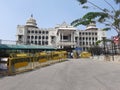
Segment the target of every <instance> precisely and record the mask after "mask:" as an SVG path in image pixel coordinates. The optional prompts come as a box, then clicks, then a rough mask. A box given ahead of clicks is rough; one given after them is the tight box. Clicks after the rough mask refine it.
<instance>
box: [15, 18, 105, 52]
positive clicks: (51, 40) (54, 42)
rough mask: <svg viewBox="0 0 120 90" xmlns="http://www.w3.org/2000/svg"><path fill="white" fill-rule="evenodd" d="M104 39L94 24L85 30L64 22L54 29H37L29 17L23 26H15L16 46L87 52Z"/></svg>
mask: <svg viewBox="0 0 120 90" xmlns="http://www.w3.org/2000/svg"><path fill="white" fill-rule="evenodd" d="M103 37H106V32H105V31H102V30H100V29H98V28H97V27H96V24H95V22H92V23H91V24H90V25H88V26H87V28H86V30H78V29H77V28H75V27H73V26H71V25H68V24H67V23H66V22H63V23H62V24H59V25H56V27H54V28H38V27H37V23H36V20H35V19H34V18H33V16H31V17H30V18H29V19H28V20H27V22H26V24H25V25H18V26H17V43H18V44H33V45H34V44H35V45H50V46H55V47H57V48H59V49H72V48H76V47H79V48H82V50H87V49H88V48H90V47H91V46H93V45H95V43H96V41H98V40H102V38H103Z"/></svg>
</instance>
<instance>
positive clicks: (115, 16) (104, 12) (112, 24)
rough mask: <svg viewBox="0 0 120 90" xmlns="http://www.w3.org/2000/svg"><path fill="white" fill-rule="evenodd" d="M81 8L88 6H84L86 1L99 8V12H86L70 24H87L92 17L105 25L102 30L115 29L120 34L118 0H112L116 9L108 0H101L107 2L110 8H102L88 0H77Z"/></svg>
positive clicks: (119, 2)
mask: <svg viewBox="0 0 120 90" xmlns="http://www.w3.org/2000/svg"><path fill="white" fill-rule="evenodd" d="M77 1H78V2H79V3H80V4H81V5H82V6H83V8H87V9H88V8H89V6H85V5H86V4H87V3H89V4H91V5H93V6H94V7H95V8H97V9H99V10H100V11H99V12H88V13H86V14H85V15H84V16H83V17H82V18H79V19H76V20H74V21H73V22H72V23H71V25H73V26H79V25H88V24H89V23H90V22H91V21H92V20H93V19H94V20H95V21H97V22H100V23H102V24H104V25H105V26H106V28H104V29H103V30H109V29H114V30H116V31H117V33H118V35H119V36H120V0H114V2H115V3H116V5H118V6H119V7H118V9H116V8H115V7H113V5H112V4H111V3H110V2H109V1H110V0H103V1H104V2H105V3H106V4H108V5H109V6H110V7H111V9H109V8H103V7H100V6H98V5H97V4H95V3H93V2H91V1H90V0H77Z"/></svg>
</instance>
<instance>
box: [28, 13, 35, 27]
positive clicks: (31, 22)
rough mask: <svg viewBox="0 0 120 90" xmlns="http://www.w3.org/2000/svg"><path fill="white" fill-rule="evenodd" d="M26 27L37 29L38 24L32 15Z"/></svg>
mask: <svg viewBox="0 0 120 90" xmlns="http://www.w3.org/2000/svg"><path fill="white" fill-rule="evenodd" d="M26 26H33V27H37V23H36V20H35V19H34V18H33V15H31V17H30V18H29V19H28V20H27V22H26Z"/></svg>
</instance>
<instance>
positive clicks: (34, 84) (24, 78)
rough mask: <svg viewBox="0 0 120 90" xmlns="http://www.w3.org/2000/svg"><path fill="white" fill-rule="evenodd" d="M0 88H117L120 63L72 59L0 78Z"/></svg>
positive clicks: (77, 89) (118, 89)
mask: <svg viewBox="0 0 120 90" xmlns="http://www.w3.org/2000/svg"><path fill="white" fill-rule="evenodd" d="M0 90H120V63H116V62H108V61H97V60H91V59H85V60H83V59H71V60H68V61H66V62H61V63H57V64H53V65H51V66H47V67H43V68H40V69H36V70H34V71H31V72H25V73H22V74H18V75H15V76H7V77H3V78H0Z"/></svg>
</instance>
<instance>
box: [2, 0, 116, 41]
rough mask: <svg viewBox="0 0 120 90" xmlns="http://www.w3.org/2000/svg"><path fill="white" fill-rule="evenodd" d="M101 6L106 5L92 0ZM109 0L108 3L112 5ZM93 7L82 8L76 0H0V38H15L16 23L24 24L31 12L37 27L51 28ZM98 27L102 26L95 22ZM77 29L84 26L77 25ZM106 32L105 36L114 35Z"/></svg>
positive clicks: (81, 14) (78, 16)
mask: <svg viewBox="0 0 120 90" xmlns="http://www.w3.org/2000/svg"><path fill="white" fill-rule="evenodd" d="M92 1H93V2H95V3H97V5H100V6H101V7H104V6H106V5H105V3H103V2H102V0H92ZM108 1H109V0H108ZM112 1H113V0H110V3H112V5H114V3H113V2H112ZM89 11H93V9H89V10H84V9H82V8H81V6H80V4H79V3H78V2H77V0H0V39H2V40H16V32H17V25H24V24H25V23H26V20H28V19H29V18H30V16H31V14H33V17H34V18H35V19H36V21H37V24H38V27H39V28H53V27H55V26H56V24H61V23H63V22H64V21H65V22H66V23H68V24H70V23H71V22H72V21H73V20H75V19H77V18H81V17H82V16H83V15H84V14H85V13H87V12H89ZM97 27H98V28H103V26H102V25H100V24H97ZM77 28H79V29H82V30H83V29H85V28H86V27H83V26H79V27H77ZM116 34H117V33H116V32H115V31H109V32H107V37H108V38H110V37H111V36H114V35H116Z"/></svg>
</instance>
